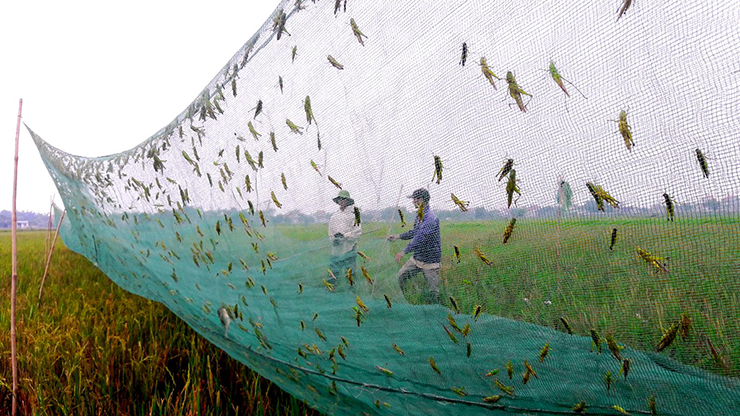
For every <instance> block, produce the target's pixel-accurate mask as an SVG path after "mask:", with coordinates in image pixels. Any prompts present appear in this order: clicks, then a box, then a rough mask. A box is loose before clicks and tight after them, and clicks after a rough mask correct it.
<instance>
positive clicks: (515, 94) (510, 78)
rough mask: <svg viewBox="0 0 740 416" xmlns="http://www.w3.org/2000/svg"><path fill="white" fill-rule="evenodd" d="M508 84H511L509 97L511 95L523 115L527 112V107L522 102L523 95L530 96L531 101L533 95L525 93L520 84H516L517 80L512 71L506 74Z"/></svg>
mask: <svg viewBox="0 0 740 416" xmlns="http://www.w3.org/2000/svg"><path fill="white" fill-rule="evenodd" d="M506 83H508V84H509V95H511V98H513V99H514V101H516V105H517V106H519V110H521V111H522V112H523V113H526V112H527V106H526V104H524V102H523V101H522V94H524V95H528V96H529V97H530V99H531V97H532V94H530V93H528V92H526V91H524V90H523V89H522V88H521V87H520V86H519V84H517V83H516V79H515V78H514V74H512V73H511V71H507V72H506Z"/></svg>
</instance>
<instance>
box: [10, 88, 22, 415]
mask: <svg viewBox="0 0 740 416" xmlns="http://www.w3.org/2000/svg"><path fill="white" fill-rule="evenodd" d="M22 109H23V98H21V99H20V100H19V101H18V123H17V124H16V127H15V158H14V160H13V211H12V215H11V217H12V220H11V224H10V229H11V240H12V252H13V254H12V256H13V260H12V261H13V275H12V277H11V280H10V350H11V357H10V360H11V365H12V368H13V370H12V371H13V408H12V413H11V414H12V416H16V415H17V414H18V356H17V352H16V333H15V330H16V328H15V301H16V299H15V293H16V291H17V289H18V243H17V235H16V234H17V230H16V228H17V227H18V224H17V220H18V217H17V214H16V209H15V205H16V204H15V201H16V195H17V193H18V137H19V136H20V131H21V110H22Z"/></svg>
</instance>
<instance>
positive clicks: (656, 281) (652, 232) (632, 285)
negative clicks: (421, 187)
mask: <svg viewBox="0 0 740 416" xmlns="http://www.w3.org/2000/svg"><path fill="white" fill-rule="evenodd" d="M507 224H508V221H485V222H482V221H481V222H454V223H453V222H442V223H441V234H442V252H443V254H442V255H443V258H442V270H441V279H442V287H441V295H442V299H443V300H444V303H445V304H447V305H448V306H449V305H450V304H449V301H448V300H447V299H448V298H449V297H450V296H452V297H454V298H455V299H456V302H457V304H458V305H459V306H460V308H461V309H463V311H464V312H465V313H472V311H473V310H474V309H475V306H476V305H482V307H483V310H484V311H485V312H486V313H489V314H493V315H498V316H503V317H507V318H512V319H516V320H522V321H526V322H531V323H535V324H538V325H544V326H549V327H554V328H557V329H559V330H562V331H564V330H565V329H564V327H563V325H562V324H561V323H560V317H565V318H566V319H567V320H568V321H569V322H570V325H571V327H572V329H573V331H574V332H576V333H578V334H581V335H588V334H589V330H590V329H592V328H593V329H596V330H597V331H599V332H600V333H601V334H602V336H604V335H606V334H607V333H612V334H613V336H614V337H615V339H617V341H618V342H620V343H622V344H625V345H628V346H630V347H632V348H636V349H641V350H645V351H655V346H656V345H657V343H658V341H659V340H660V338H661V336H662V335H663V333H664V331H666V330H667V329H668V328H669V327H670V326H671V325H672V324H673V323H675V322H678V321H679V320H681V318H682V315H685V316H687V317H689V318H690V319H691V328H690V331H689V333H688V335H687V337H686V338H683V337H682V336H681V335H679V336H678V337H677V338H676V340H675V341H674V342H673V344H672V345H671V346H670V347H668V348H667V349H665V350H664V351H663V352H662V353H664V354H667V355H669V356H671V357H673V358H675V359H677V360H679V361H681V362H683V363H685V364H689V365H693V366H697V367H700V368H703V369H705V370H708V371H711V372H714V373H717V374H723V375H729V376H735V377H737V376H740V319H739V317H740V278H739V277H740V219H739V218H735V217H706V218H696V219H682V218H678V219H676V221H675V222H668V221H666V220H665V219H664V218H609V219H585V220H564V221H562V222H559V221H557V220H532V219H520V220H519V221H518V222H517V224H516V227H515V229H514V232H513V234H512V237H511V238H510V240H509V242H508V243H507V244H503V243H502V235H503V231H504V229H505V227H506V225H507ZM612 228H617V229H618V236H617V240H616V244H615V246H614V249H613V250H610V249H609V245H610V239H611V232H612ZM363 229H364V231H365V232H366V233H367V232H368V231H375V230H377V231H375V232H373V233H370V234H366V235H364V236H363V237H362V238H361V239H360V242H359V250H361V251H364V252H365V253H366V254H368V255H369V256H370V257H371V258H372V259H371V261H369V262H364V261H362V260H360V259H358V266H359V265H363V266H364V267H365V268H366V269H367V270H368V271H369V273H370V275H371V276H373V278H374V279H375V284H374V285H373V286H369V285H366V284H364V282H363V280H364V279H363V278H362V276H359V278H358V275H359V273H357V272H356V273H355V277H356V278H355V280H359V281H360V283H359V284H358V285H357V287H356V289H355V290H356V292H357V293H358V294H360V295H361V296H362V297H363V299H364V298H365V297H366V296H367V297H374V298H376V299H383V294H388V295H390V296H391V297H392V298H394V299H395V298H398V297H400V296H401V292H400V290H399V288H398V284H397V282H396V272H397V270H398V268H399V267H400V265H398V264H396V263H395V262H394V260H393V254H394V253H396V252H398V251H400V250H402V249H403V247H404V246H405V245H406V244H407V242H406V241H401V242H396V243H388V242H386V241H385V239H384V238H385V236H386V235H387V234H388V232H389V228H388V225H387V224H372V223H365V224H363ZM407 229H408V227H406V228H401V227H400V224H394V225H393V226H392V227H391V229H390V232H391V233H394V234H395V233H399V232H402V231H405V230H407ZM292 233H298V234H299V237H300V238H298V240H300V241H301V242H307V241H308V242H313V244H314V245H315V246H317V247H318V246H320V245H322V244H324V245H326V238H327V237H326V234H325V233H326V226H325V225H322V224H315V225H310V226H304V227H301V228H300V229H298V227H290V226H285V227H284V228H283V229H281V234H283V235H285V236H289V235H295V234H292ZM455 245H456V246H458V247H459V248H460V250H461V252H462V259H461V262H460V263H457V262H456V261H455V259H454V258H453V253H454V250H453V246H455ZM286 246H287V245H286ZM638 246H639V247H641V248H643V249H645V250H647V251H649V252H650V253H652V254H653V255H655V256H659V257H666V265H667V268H668V269H669V271H670V272H669V273H664V272H658V273H656V271H655V268H654V267H653V266H651V265H649V264H648V263H646V262H645V261H644V260H642V259H641V258H640V257H639V256H638V255H637V252H636V247H638ZM304 247H305V245H304ZM476 247H477V248H480V250H481V251H482V252H483V253H484V254H485V255H486V257H487V258H488V259H489V260H491V261H492V264H493V265H492V266H487V265H486V264H484V263H483V262H482V261H481V260H480V259H478V257H477V256H476V254H475V253H474V250H475V248H476ZM327 255H328V254H327V251H326V250H316V249H314V250H311V251H310V252H307V253H305V255H303V256H302V261H303V262H304V263H306V264H318V265H321V264H323V263H325V262H326V258H325V257H326V256H327ZM322 267H323V266H322ZM316 269H317V271H319V270H323V269H322V268H321V267H316ZM295 280H296V281H303V284H304V285H306V284H313V285H316V286H319V287H320V286H321V284H322V283H321V280H320V279H314V281H313V282H308V283H307V282H306V281H305V277H303V276H302V275H300V274H298V275H296V276H295ZM425 290H426V282H425V281H424V279H423V277H422V276H421V274H420V275H419V276H418V277H417V278H416V279H415V280H413V281H412V287H411V291H410V293H409V294H407V296H406V298H407V300H408V301H409V302H410V303H423V299H424V291H425ZM525 299H526V300H525ZM546 301H547V304H546ZM709 340H711V343H712V345H713V346H714V347H715V348H716V350H717V351H718V352H719V355H720V357H719V358H720V362H716V361H715V360H714V359H713V357H712V355H711V354H710V348H709Z"/></svg>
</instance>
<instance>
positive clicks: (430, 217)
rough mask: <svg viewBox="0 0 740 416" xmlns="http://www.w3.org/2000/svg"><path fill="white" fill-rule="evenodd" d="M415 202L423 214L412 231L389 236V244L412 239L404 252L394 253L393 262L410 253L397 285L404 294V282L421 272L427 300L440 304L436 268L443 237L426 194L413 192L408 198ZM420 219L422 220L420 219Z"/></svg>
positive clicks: (400, 272) (418, 216)
mask: <svg viewBox="0 0 740 416" xmlns="http://www.w3.org/2000/svg"><path fill="white" fill-rule="evenodd" d="M408 197H409V198H411V199H412V200H413V202H414V207H415V208H416V209H417V210H421V211H422V213H423V216H422V215H417V216H416V220H415V221H414V228H413V229H411V230H409V231H407V232H405V233H403V234H398V235H389V236H388V241H391V242H393V241H396V240H411V242H410V243H409V244H408V245H407V246H406V248H404V249H403V251H400V252H398V253H396V262H398V263H399V264H400V263H401V259H402V258H403V256H405V255H406V254H408V253H413V254H412V255H411V258H409V260H408V261H407V262H406V264H404V265H403V266H402V267H401V269H400V270H399V271H398V285H399V286H400V287H401V291H402V292H404V296H405V295H406V283H407V281H408V280H409V279H410V278H411V277H413V276H414V275H415V274H417V273H419V272H422V273H424V277H425V278H426V280H427V285H428V286H429V292H430V294H431V296H430V297H431V299H430V301H431V302H432V303H439V269H440V266H441V264H440V262H441V260H442V238H441V237H440V234H439V219H438V218H437V216H436V215H434V213H433V212H432V210H431V209H430V208H429V191H427V190H426V189H424V188H420V189H417V190H415V191H414V192H413V193H412V194H411V195H409V196H408ZM419 218H421V219H419Z"/></svg>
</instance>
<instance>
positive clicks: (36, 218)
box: [0, 210, 49, 229]
mask: <svg viewBox="0 0 740 416" xmlns="http://www.w3.org/2000/svg"><path fill="white" fill-rule="evenodd" d="M16 216H17V219H18V221H28V226H29V227H31V228H43V229H46V227H47V225H48V224H49V214H38V213H36V212H30V211H18V212H16ZM12 219H13V216H12V212H10V211H7V210H3V211H0V229H10V228H11V224H12Z"/></svg>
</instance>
